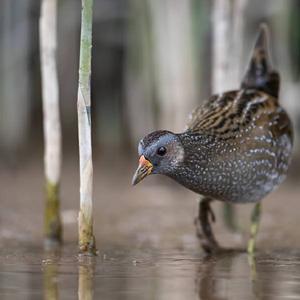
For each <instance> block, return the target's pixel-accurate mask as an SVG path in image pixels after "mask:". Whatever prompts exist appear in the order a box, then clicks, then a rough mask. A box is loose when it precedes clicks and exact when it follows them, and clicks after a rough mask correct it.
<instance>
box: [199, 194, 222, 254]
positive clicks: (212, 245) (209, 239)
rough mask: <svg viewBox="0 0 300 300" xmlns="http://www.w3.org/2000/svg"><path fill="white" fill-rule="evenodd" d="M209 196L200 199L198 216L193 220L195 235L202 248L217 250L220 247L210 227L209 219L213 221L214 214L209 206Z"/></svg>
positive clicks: (211, 250)
mask: <svg viewBox="0 0 300 300" xmlns="http://www.w3.org/2000/svg"><path fill="white" fill-rule="evenodd" d="M211 201H212V199H211V198H208V197H204V198H203V199H200V202H199V211H198V216H197V218H196V220H195V225H196V232H197V236H198V238H199V239H200V242H201V246H202V248H203V249H204V250H205V251H206V252H208V253H213V252H217V251H218V250H219V249H220V248H219V245H218V243H217V241H216V239H215V236H214V234H213V231H212V228H211V223H210V222H211V221H212V222H215V215H214V213H213V211H212V209H211V207H210V202H211Z"/></svg>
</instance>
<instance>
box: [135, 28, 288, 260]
mask: <svg viewBox="0 0 300 300" xmlns="http://www.w3.org/2000/svg"><path fill="white" fill-rule="evenodd" d="M279 88H280V75H279V72H278V71H276V70H275V69H273V67H272V63H271V58H270V51H269V32H268V27H267V25H266V24H262V25H260V28H259V32H258V36H257V38H256V41H255V43H254V47H253V49H252V52H251V54H250V61H249V63H248V66H247V68H246V72H245V75H244V76H243V78H242V80H241V85H240V88H239V89H237V90H233V91H227V92H224V93H220V94H216V95H213V96H211V97H209V98H208V99H207V100H206V101H204V102H203V103H202V104H201V105H200V106H199V107H197V108H196V109H195V110H194V111H193V112H192V113H191V115H190V117H189V120H188V123H187V127H186V129H185V130H183V132H180V133H174V132H171V131H169V130H158V131H154V132H151V133H150V134H148V135H146V136H145V137H144V138H143V139H142V140H141V141H140V142H139V145H138V154H139V166H138V168H137V170H136V172H135V174H134V176H133V179H132V184H133V185H136V184H137V183H139V182H140V181H141V180H143V179H144V178H145V177H147V176H148V175H150V174H162V175H166V176H168V177H170V178H172V179H174V180H175V181H176V182H177V183H179V184H181V185H183V186H184V187H186V188H187V189H189V190H191V191H193V192H195V193H197V194H199V195H200V201H199V209H198V216H197V217H196V220H195V224H196V230H197V231H196V232H197V236H198V237H199V238H200V242H201V246H202V247H203V249H204V250H205V251H206V252H208V253H214V252H218V251H220V249H222V247H220V245H219V243H218V242H217V240H216V238H215V235H214V233H213V230H212V226H211V223H212V222H214V221H215V216H214V213H213V210H212V208H211V202H212V201H214V200H217V201H223V202H226V203H232V204H238V203H253V204H255V205H254V208H253V211H252V215H251V227H250V238H249V240H248V246H247V251H248V253H252V254H253V253H254V252H255V249H256V235H257V232H258V227H259V221H260V218H261V200H262V199H263V198H265V196H266V195H268V194H269V193H270V192H271V191H273V190H274V189H275V188H276V187H278V186H279V184H281V183H282V182H283V181H284V179H285V178H286V175H287V171H288V168H289V165H290V161H291V156H292V147H293V129H292V123H291V120H290V118H289V116H288V114H287V112H286V111H285V110H284V108H283V107H282V106H281V105H280V102H279V99H278V98H279Z"/></svg>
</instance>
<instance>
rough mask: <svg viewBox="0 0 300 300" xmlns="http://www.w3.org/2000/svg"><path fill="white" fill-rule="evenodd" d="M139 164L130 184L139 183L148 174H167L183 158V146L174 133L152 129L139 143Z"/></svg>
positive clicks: (173, 169)
mask: <svg viewBox="0 0 300 300" xmlns="http://www.w3.org/2000/svg"><path fill="white" fill-rule="evenodd" d="M138 153H139V157H140V159H139V166H138V168H137V170H136V172H135V174H134V176H133V178H132V184H133V185H135V184H137V183H139V182H140V181H141V180H142V179H144V178H145V177H146V176H148V175H150V174H165V175H168V174H170V173H172V172H174V171H175V170H176V167H177V166H178V165H179V164H180V163H181V162H182V161H183V159H184V148H183V146H182V143H181V141H180V139H179V137H178V135H176V134H175V133H172V132H170V131H166V130H160V131H154V132H152V133H150V134H148V135H147V136H145V137H144V138H143V139H142V140H141V141H140V143H139V146H138Z"/></svg>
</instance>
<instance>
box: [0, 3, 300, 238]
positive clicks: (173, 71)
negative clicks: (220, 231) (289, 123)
mask: <svg viewBox="0 0 300 300" xmlns="http://www.w3.org/2000/svg"><path fill="white" fill-rule="evenodd" d="M94 2H95V3H94V25H93V26H94V27H93V64H92V69H93V70H92V114H93V116H92V117H93V119H92V122H93V143H94V150H93V151H94V152H93V154H94V162H95V193H94V194H95V203H96V204H95V206H96V207H95V211H96V220H97V222H100V224H101V226H100V225H99V227H101V228H99V236H102V237H105V236H106V235H107V237H108V238H111V237H113V239H114V240H118V238H116V237H119V238H122V236H123V237H124V236H125V237H126V238H128V236H131V237H133V239H135V238H136V236H139V237H140V236H142V237H143V238H146V237H148V238H149V236H151V234H148V235H147V234H145V235H144V234H140V233H138V229H140V228H141V226H144V227H145V228H146V229H145V230H149V231H151V230H152V222H153V218H158V219H160V216H161V215H160V214H163V216H161V217H162V218H161V221H160V222H162V224H163V225H162V226H164V227H163V228H166V232H168V227H170V226H171V227H172V226H173V225H174V228H173V229H174V230H173V231H172V230H171V231H170V232H173V233H174V236H175V237H177V236H178V232H183V233H186V232H188V236H193V234H194V232H193V228H192V226H193V225H192V217H193V214H194V211H195V209H196V204H195V202H193V201H189V202H188V201H182V198H183V197H184V198H191V199H195V198H197V196H196V195H194V194H193V193H191V192H189V191H186V190H184V189H183V188H181V187H179V186H178V185H176V184H175V183H173V182H171V181H170V180H168V179H165V178H161V177H159V176H157V178H149V179H147V181H148V182H147V181H145V182H143V183H142V184H141V186H138V187H136V188H132V187H131V186H130V181H131V176H132V173H133V171H134V169H135V167H136V163H137V162H136V160H137V153H136V146H137V143H138V141H139V140H140V139H141V138H142V137H143V136H144V135H145V134H147V133H149V132H150V131H152V130H155V129H159V128H164V129H169V130H173V131H180V130H183V129H184V127H185V123H186V120H187V117H188V114H189V112H190V111H191V110H192V109H193V108H194V107H196V106H197V105H198V104H199V103H201V101H202V99H206V98H207V97H209V96H210V95H211V93H212V92H213V91H214V90H215V88H213V84H212V78H213V68H214V63H213V61H214V53H215V52H214V50H213V46H214V43H213V41H214V36H213V28H214V26H215V25H216V24H218V23H219V22H221V21H222V20H219V19H218V15H217V13H216V5H217V4H218V3H220V2H222V1H219V0H216V1H208V0H97V1H94ZM58 3H59V4H58V51H57V57H58V71H59V85H60V106H61V107H60V108H61V121H62V129H63V153H64V154H63V165H62V172H63V173H62V188H61V193H62V206H63V220H64V222H65V224H67V225H66V226H67V227H66V228H67V229H66V232H67V233H68V234H67V235H66V238H69V239H70V240H72V241H73V240H76V226H75V225H74V224H75V223H76V217H77V210H76V209H77V207H78V202H79V196H78V190H79V179H78V139H77V104H76V103H77V80H78V61H79V57H78V56H79V35H80V13H81V3H80V1H74V0H60V1H59V2H58ZM232 3H235V5H240V6H237V7H235V11H234V12H229V19H230V20H235V19H237V20H236V21H234V22H235V23H234V24H235V25H234V26H233V27H232V28H233V31H231V30H229V31H228V32H227V33H226V35H225V36H223V39H224V38H225V40H226V39H231V36H235V37H237V38H236V40H235V41H234V43H233V45H234V46H233V47H232V48H231V49H230V50H229V51H228V61H229V64H230V66H231V67H229V69H228V70H229V71H228V76H227V79H226V82H224V85H223V86H226V88H227V87H228V89H235V88H238V86H239V78H241V76H242V74H243V71H244V69H245V67H246V64H247V62H248V58H249V54H250V51H251V48H252V45H253V41H254V39H255V36H256V33H257V30H258V27H259V24H260V23H261V22H266V23H267V24H269V27H270V31H271V46H272V57H273V62H274V66H275V67H276V68H277V69H278V70H280V73H281V78H282V85H281V96H280V98H281V103H282V104H283V106H284V107H285V108H286V109H287V110H288V111H289V113H290V115H291V117H292V119H293V122H294V127H295V140H296V146H295V155H294V157H295V160H294V164H293V168H292V170H291V174H292V175H291V176H290V179H292V178H296V177H295V176H297V169H298V167H297V166H298V161H299V159H297V156H298V157H300V151H299V141H298V140H299V128H300V72H299V70H300V18H299V16H300V1H299V0H286V1H281V0H267V1H260V0H253V1H247V0H241V1H233V2H232ZM236 14H239V15H238V16H236ZM39 16H40V1H37V0H2V1H1V2H0V106H1V109H0V140H1V143H0V166H1V170H0V173H1V175H0V197H1V203H2V210H1V211H2V212H1V213H0V222H1V223H2V224H5V225H3V226H2V227H1V229H0V236H2V237H14V238H15V237H16V232H19V230H21V232H23V233H24V231H26V232H27V234H28V235H27V238H28V237H32V236H34V234H36V236H37V237H41V234H42V232H41V231H42V230H41V228H40V227H37V225H36V224H39V226H42V225H41V224H42V213H41V214H39V213H38V214H35V218H36V222H32V207H35V208H36V211H39V210H40V211H41V212H42V207H43V134H42V132H43V129H42V99H41V76H40V56H39V41H38V21H39ZM237 31H239V32H238V33H236V32H237ZM227 50H228V49H227ZM224 51H225V50H224ZM230 72H232V73H230ZM293 170H294V171H293ZM298 170H299V169H298ZM160 182H162V183H161V184H160ZM293 182H294V183H295V182H296V181H295V180H294V181H293V180H291V185H289V186H288V190H289V192H292V191H293V190H292V188H291V187H294V188H296V185H295V184H294V183H293ZM170 185H171V186H172V189H170ZM178 191H180V193H178ZM284 191H285V190H284ZM295 193H296V192H295ZM274 195H275V196H274ZM276 195H278V194H276V193H275V194H272V195H271V196H270V197H271V198H274V197H276ZM279 195H280V194H279ZM284 195H285V194H284ZM296 195H298V196H297V197H298V198H299V194H297V193H296ZM277 197H278V198H280V197H281V196H277ZM284 197H285V196H284ZM278 201H279V202H278V209H281V208H282V207H281V205H282V202H280V200H278ZM270 203H271V202H270ZM274 203H275V202H274ZM274 205H275V204H274ZM282 206H283V205H282ZM16 207H18V210H16ZM146 208H147V209H148V210H151V211H152V214H151V213H147V212H145V211H144V209H146ZM158 208H159V209H158ZM179 208H180V210H181V212H180V213H179V215H178V214H176V213H174V212H177V211H178V210H179ZM161 209H162V210H161ZM157 210H160V211H159V212H158V211H157ZM172 211H173V213H172ZM20 212H22V216H23V217H22V219H21V220H22V222H21V221H20V218H18V217H17V216H18V214H19V213H20ZM126 212H127V213H128V214H127V213H126ZM180 214H183V215H184V216H181V217H180ZM12 216H15V217H12ZM26 216H27V217H26ZM112 219H113V220H114V221H115V222H111V221H110V220H112ZM178 219H180V220H181V221H180V222H178ZM7 220H9V226H7V223H6V221H7ZM32 223H34V224H32ZM112 223H113V224H112ZM68 224H69V225H70V226H69V227H68ZM143 224H144V225H143ZM175 224H176V226H175ZM180 224H181V225H180ZM185 225H186V226H187V227H185ZM113 226H116V228H115V229H114V230H113V229H112V228H113ZM180 226H181V227H180ZM179 227H180V228H179ZM68 228H69V229H68ZM96 228H98V227H97V226H96ZM186 228H188V229H186ZM105 230H107V231H105ZM156 230H157V232H156V233H157V234H158V232H159V234H161V230H162V227H160V228H156ZM100 231H101V232H100ZM118 233H120V235H119V236H118ZM21 236H22V234H21ZM25 236H26V235H25Z"/></svg>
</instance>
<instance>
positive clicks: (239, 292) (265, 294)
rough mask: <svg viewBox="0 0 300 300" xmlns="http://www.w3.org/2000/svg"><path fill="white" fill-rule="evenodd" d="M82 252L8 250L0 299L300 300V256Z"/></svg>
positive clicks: (2, 257) (1, 261)
mask: <svg viewBox="0 0 300 300" xmlns="http://www.w3.org/2000/svg"><path fill="white" fill-rule="evenodd" d="M75 250H76V248H75V247H65V248H64V249H62V251H61V253H45V252H43V251H41V250H40V249H39V248H31V247H27V248H23V249H17V250H16V249H2V250H1V252H0V299H3V300H5V299H54V300H55V299H81V300H82V299H112V300H114V299H132V300H134V299H205V300H209V299H218V300H221V299H244V300H246V299H300V251H295V252H293V251H271V252H259V253H257V255H256V258H255V259H250V258H249V257H248V255H247V254H246V253H244V252H241V251H235V252H228V253H224V254H221V255H217V256H212V257H209V256H205V255H204V254H203V253H201V251H199V250H197V249H157V248H152V249H151V248H146V249H145V248H138V249H135V248H122V247H113V248H106V249H102V250H101V251H100V252H99V255H98V257H96V258H86V259H83V260H82V259H78V257H77V255H76V251H75Z"/></svg>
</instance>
